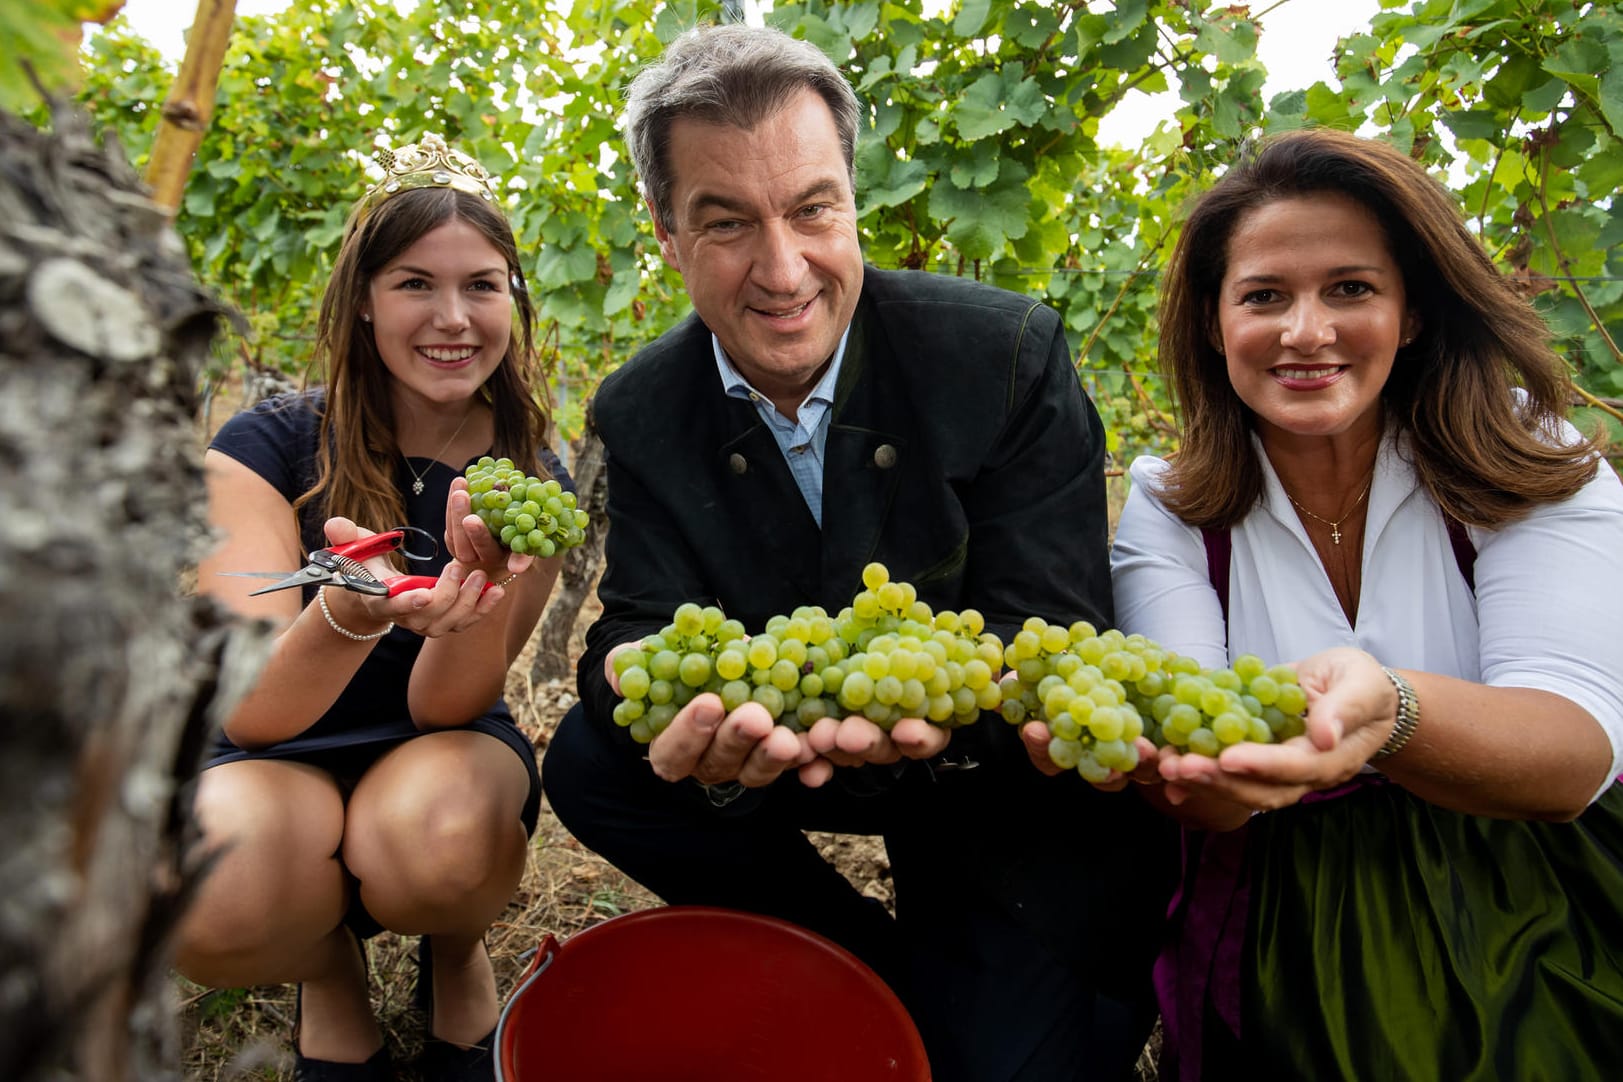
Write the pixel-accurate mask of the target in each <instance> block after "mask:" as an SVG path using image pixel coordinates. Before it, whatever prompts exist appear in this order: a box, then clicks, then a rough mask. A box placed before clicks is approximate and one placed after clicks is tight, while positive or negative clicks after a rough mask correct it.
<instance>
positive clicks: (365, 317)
mask: <svg viewBox="0 0 1623 1082" xmlns="http://www.w3.org/2000/svg"><path fill="white" fill-rule="evenodd" d="M361 322H362V323H370V322H372V317H371V316H369V315H367V314H366V313H365V312H362V313H361Z"/></svg>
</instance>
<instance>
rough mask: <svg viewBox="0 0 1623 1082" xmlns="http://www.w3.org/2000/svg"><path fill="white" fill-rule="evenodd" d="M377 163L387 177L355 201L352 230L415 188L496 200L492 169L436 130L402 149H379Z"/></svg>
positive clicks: (384, 176) (491, 201)
mask: <svg viewBox="0 0 1623 1082" xmlns="http://www.w3.org/2000/svg"><path fill="white" fill-rule="evenodd" d="M377 163H378V164H379V165H380V166H382V167H383V179H381V180H379V181H378V182H377V183H376V184H374V185H372V186H371V187H370V188H368V189H366V194H365V195H363V196H361V198H360V201H359V202H358V203H356V204H355V210H354V212H353V215H352V220H351V224H350V228H351V229H354V228H356V227H358V226H359V225H360V224H361V223H362V222H363V221H365V220H366V218H367V216H368V215H370V214H371V213H372V212H373V211H374V210H376V209H377V208H378V207H379V206H381V205H382V204H383V203H385V202H387V201H388V200H389V199H391V198H393V197H394V196H396V195H399V194H400V193H401V192H406V191H411V190H412V189H414V188H455V189H456V190H457V191H461V192H469V193H471V194H473V195H477V196H479V197H480V198H481V199H483V200H485V201H486V202H487V203H491V204H494V203H495V202H496V178H495V177H493V176H491V175H490V171H489V170H488V169H486V168H485V167H484V166H482V165H480V164H479V163H478V162H477V161H476V160H474V159H473V158H471V157H469V156H468V155H466V154H464V153H462V151H460V150H457V149H455V148H454V147H451V146H448V145H447V144H446V142H445V140H444V139H443V138H441V137H440V136H439V135H437V134H436V133H434V132H429V133H428V134H427V135H424V136H423V138H422V141H421V142H417V143H408V144H406V145H405V146H403V147H401V148H399V149H398V150H380V151H378V154H377Z"/></svg>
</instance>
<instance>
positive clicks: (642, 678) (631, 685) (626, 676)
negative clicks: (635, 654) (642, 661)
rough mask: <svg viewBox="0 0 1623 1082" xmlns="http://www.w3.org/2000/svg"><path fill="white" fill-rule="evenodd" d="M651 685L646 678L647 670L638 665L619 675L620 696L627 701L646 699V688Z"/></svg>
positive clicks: (650, 681)
mask: <svg viewBox="0 0 1623 1082" xmlns="http://www.w3.org/2000/svg"><path fill="white" fill-rule="evenodd" d="M652 683H653V681H652V680H650V679H649V677H648V670H646V669H644V668H643V667H642V666H640V665H634V666H632V667H631V668H629V669H627V670H625V671H624V672H622V673H621V674H620V694H621V695H623V696H625V697H626V698H627V699H642V698H646V697H647V695H648V687H649V685H650V684H652Z"/></svg>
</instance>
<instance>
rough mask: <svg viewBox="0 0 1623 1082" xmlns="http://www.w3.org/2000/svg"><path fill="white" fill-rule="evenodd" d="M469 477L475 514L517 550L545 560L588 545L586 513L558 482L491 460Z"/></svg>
mask: <svg viewBox="0 0 1623 1082" xmlns="http://www.w3.org/2000/svg"><path fill="white" fill-rule="evenodd" d="M464 476H465V477H467V479H468V495H469V498H470V499H471V501H472V503H473V513H474V514H476V515H478V516H479V518H480V520H481V521H483V522H484V524H485V525H486V526H487V527H489V529H490V533H491V536H493V537H495V538H497V539H498V540H499V541H501V543H502V544H503V545H504V546H506V547H507V548H509V549H511V550H512V551H514V552H518V553H525V552H528V553H532V554H534V555H536V556H539V557H541V558H542V559H545V558H547V557H548V556H552V555H554V554H556V553H559V552H562V551H563V550H564V549H571V548H574V547H575V546H576V545H578V544H580V543H581V542H582V541H584V540H586V524H587V517H586V512H585V511H582V510H581V509H580V508H578V507H577V506H576V505H575V494H574V493H573V492H566V491H564V487H563V486H562V485H560V484H559V483H558V482H557V481H554V480H552V479H550V478H548V479H547V480H545V481H543V480H541V479H540V478H539V477H531V476H529V475H528V474H526V473H525V472H524V471H523V470H521V469H518V468H517V467H515V466H514V465H513V460H512V459H510V458H491V457H490V456H489V455H485V456H484V457H483V458H481V459H480V460H479V461H478V462H475V463H474V464H473V465H471V466H469V467H468V468H467V470H466V471H464Z"/></svg>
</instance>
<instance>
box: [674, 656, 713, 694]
mask: <svg viewBox="0 0 1623 1082" xmlns="http://www.w3.org/2000/svg"><path fill="white" fill-rule="evenodd" d="M710 669H711V666H710V659H709V658H708V657H707V656H705V655H704V654H684V655H683V657H682V660H681V661H680V662H678V663H677V676H679V677H680V678H681V680H682V683H684V684H686V685H687V686H688V687H690V688H701V687H703V686H704V685H705V682H706V681H707V680H709V679H710Z"/></svg>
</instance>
